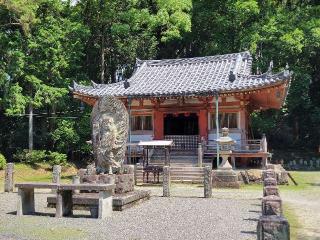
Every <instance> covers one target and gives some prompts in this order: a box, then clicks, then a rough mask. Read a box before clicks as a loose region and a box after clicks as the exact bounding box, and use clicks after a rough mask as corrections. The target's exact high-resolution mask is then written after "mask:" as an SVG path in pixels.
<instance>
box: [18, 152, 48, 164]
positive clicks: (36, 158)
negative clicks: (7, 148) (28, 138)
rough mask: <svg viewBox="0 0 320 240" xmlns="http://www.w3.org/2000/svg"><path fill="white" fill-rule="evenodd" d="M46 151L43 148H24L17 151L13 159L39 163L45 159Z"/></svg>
mask: <svg viewBox="0 0 320 240" xmlns="http://www.w3.org/2000/svg"><path fill="white" fill-rule="evenodd" d="M46 156H47V154H46V151H45V150H33V151H29V150H28V149H24V150H22V151H20V152H17V153H16V154H15V155H14V159H15V160H16V161H19V162H23V163H30V164H35V163H41V162H44V161H45V160H46Z"/></svg>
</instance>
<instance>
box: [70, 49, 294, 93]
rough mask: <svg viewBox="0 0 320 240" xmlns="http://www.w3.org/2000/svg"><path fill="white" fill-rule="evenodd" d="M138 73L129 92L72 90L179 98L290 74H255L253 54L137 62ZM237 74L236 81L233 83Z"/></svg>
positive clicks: (96, 87) (117, 87) (106, 87)
mask: <svg viewBox="0 0 320 240" xmlns="http://www.w3.org/2000/svg"><path fill="white" fill-rule="evenodd" d="M137 66H138V68H137V70H136V71H135V73H134V74H133V75H132V77H131V78H130V79H129V80H128V81H129V82H130V87H129V88H127V89H125V88H124V87H123V83H122V82H118V83H112V84H95V83H93V86H83V85H78V84H76V83H75V84H74V86H73V88H71V90H72V91H73V92H74V93H77V94H83V95H87V96H93V97H101V96H104V95H113V96H117V97H122V96H135V97H145V96H153V97H156V96H169V95H170V96H178V95H196V94H212V93H213V92H220V93H225V92H232V91H248V90H252V89H256V88H263V87H267V86H269V85H274V84H277V83H281V82H284V81H287V80H288V79H289V77H290V76H289V74H288V73H287V71H284V72H281V73H278V74H262V75H252V74H251V68H252V57H251V55H250V53H249V52H240V53H234V54H225V55H217V56H209V57H197V58H182V59H164V60H145V61H143V60H137ZM230 71H233V72H234V73H235V74H236V76H237V77H236V79H235V80H234V81H233V82H230V81H229V73H230Z"/></svg>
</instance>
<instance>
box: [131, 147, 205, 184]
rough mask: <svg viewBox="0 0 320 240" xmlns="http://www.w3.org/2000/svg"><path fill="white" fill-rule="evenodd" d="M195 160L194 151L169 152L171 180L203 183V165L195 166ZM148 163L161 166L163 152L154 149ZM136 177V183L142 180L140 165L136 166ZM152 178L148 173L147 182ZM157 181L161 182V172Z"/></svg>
mask: <svg viewBox="0 0 320 240" xmlns="http://www.w3.org/2000/svg"><path fill="white" fill-rule="evenodd" d="M197 161H198V156H197V153H196V152H195V151H172V152H171V154H170V162H171V164H170V173H171V181H172V182H181V183H203V176H204V175H203V174H204V169H203V167H198V166H197ZM149 165H155V166H163V165H164V152H163V151H160V150H157V151H155V152H154V153H153V155H152V157H151V159H150V162H149ZM136 179H137V183H138V184H141V183H142V182H143V168H142V166H137V171H136ZM153 180H154V176H153V174H152V173H150V174H149V182H150V183H152V182H153ZM145 181H146V178H145ZM156 181H157V177H156ZM159 181H160V182H162V175H161V174H160V177H159Z"/></svg>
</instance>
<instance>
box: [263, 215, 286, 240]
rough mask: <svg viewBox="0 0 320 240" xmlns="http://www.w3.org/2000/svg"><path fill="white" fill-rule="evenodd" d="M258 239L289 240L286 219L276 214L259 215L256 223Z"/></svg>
mask: <svg viewBox="0 0 320 240" xmlns="http://www.w3.org/2000/svg"><path fill="white" fill-rule="evenodd" d="M257 239H258V240H289V239H290V226H289V222H288V220H287V219H285V218H284V217H281V216H277V215H267V216H261V217H260V218H259V221H258V225H257Z"/></svg>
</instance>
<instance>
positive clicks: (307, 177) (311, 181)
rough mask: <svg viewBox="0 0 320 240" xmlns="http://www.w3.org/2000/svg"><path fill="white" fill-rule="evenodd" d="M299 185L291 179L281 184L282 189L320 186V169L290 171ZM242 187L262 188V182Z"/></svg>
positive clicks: (289, 189) (308, 188) (248, 188)
mask: <svg viewBox="0 0 320 240" xmlns="http://www.w3.org/2000/svg"><path fill="white" fill-rule="evenodd" d="M289 172H290V174H291V176H292V177H293V178H294V180H295V181H296V182H297V183H298V186H296V185H294V184H293V182H292V181H291V180H290V179H289V185H279V189H280V191H301V190H312V189H313V188H314V187H315V186H320V172H319V171H289ZM241 188H242V189H246V190H261V191H262V186H261V184H248V185H243V186H242V187H241Z"/></svg>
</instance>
